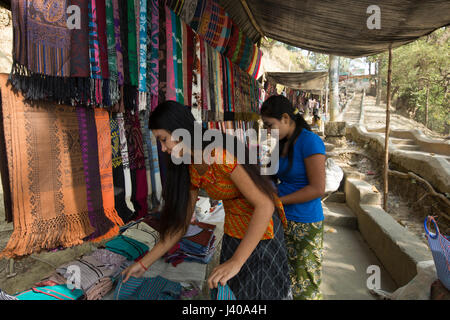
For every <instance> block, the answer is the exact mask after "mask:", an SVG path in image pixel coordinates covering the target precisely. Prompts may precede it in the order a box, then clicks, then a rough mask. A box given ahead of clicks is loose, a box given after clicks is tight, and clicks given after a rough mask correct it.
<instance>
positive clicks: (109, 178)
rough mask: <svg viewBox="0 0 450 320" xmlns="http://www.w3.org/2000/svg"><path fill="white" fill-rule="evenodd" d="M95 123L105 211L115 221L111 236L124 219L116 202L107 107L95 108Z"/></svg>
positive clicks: (116, 231)
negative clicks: (119, 213)
mask: <svg viewBox="0 0 450 320" xmlns="http://www.w3.org/2000/svg"><path fill="white" fill-rule="evenodd" d="M94 112H95V113H94V115H95V125H96V128H97V143H98V159H99V171H100V182H101V186H102V188H101V190H102V201H103V211H104V212H105V215H106V217H107V218H108V219H109V220H111V221H112V222H113V223H114V226H113V228H112V229H111V230H110V232H109V236H110V237H112V236H115V235H117V234H118V232H119V227H120V226H123V221H122V219H121V218H120V217H119V215H118V213H117V211H116V209H115V204H114V182H113V172H112V149H111V125H110V123H109V114H108V112H107V111H106V110H105V109H101V108H95V110H94Z"/></svg>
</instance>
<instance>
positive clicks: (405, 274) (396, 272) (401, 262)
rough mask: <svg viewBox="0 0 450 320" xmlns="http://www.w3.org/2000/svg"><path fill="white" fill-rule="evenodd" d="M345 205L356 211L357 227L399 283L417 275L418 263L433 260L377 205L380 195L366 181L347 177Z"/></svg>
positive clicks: (417, 242) (415, 239)
mask: <svg viewBox="0 0 450 320" xmlns="http://www.w3.org/2000/svg"><path fill="white" fill-rule="evenodd" d="M345 195H346V201H347V205H348V207H349V208H350V209H351V210H352V211H353V212H354V213H355V214H356V217H357V220H358V229H359V231H360V232H361V235H362V236H363V238H364V239H365V240H366V241H367V243H368V244H369V246H370V247H371V248H372V250H373V251H374V252H375V254H376V255H377V257H378V259H379V260H380V261H381V263H382V264H383V266H384V267H385V268H386V270H387V271H388V272H389V274H390V275H391V276H392V278H393V279H394V281H395V282H396V283H397V285H398V286H403V285H405V284H407V283H408V282H409V281H411V280H412V279H413V278H414V277H415V276H416V274H417V263H418V262H420V261H424V260H430V259H433V257H432V255H431V251H430V250H429V248H428V247H427V246H426V244H425V243H423V242H422V241H421V240H420V239H419V238H418V237H417V236H416V235H414V234H413V233H411V232H410V231H408V230H407V229H405V228H403V227H402V226H401V225H400V224H398V223H397V222H396V221H395V220H394V218H392V217H391V216H390V215H389V214H388V213H387V212H385V211H384V210H383V209H382V208H381V207H380V206H379V203H380V201H381V195H380V194H379V193H377V192H374V191H373V190H372V186H371V185H370V184H368V183H367V182H365V181H362V180H357V179H352V178H349V179H346V181H345Z"/></svg>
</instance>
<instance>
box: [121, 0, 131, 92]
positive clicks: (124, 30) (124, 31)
mask: <svg viewBox="0 0 450 320" xmlns="http://www.w3.org/2000/svg"><path fill="white" fill-rule="evenodd" d="M118 4H119V10H118V13H119V25H120V28H119V31H120V43H121V49H122V50H121V52H122V57H123V81H124V85H130V84H131V80H130V68H129V58H128V13H127V2H126V0H118Z"/></svg>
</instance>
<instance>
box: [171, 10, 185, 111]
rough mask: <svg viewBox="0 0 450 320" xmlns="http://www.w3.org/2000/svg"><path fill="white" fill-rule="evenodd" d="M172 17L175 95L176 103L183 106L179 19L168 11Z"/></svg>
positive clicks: (181, 47)
mask: <svg viewBox="0 0 450 320" xmlns="http://www.w3.org/2000/svg"><path fill="white" fill-rule="evenodd" d="M170 13H171V15H172V35H173V53H174V59H173V63H174V71H175V72H174V73H175V93H176V100H177V102H179V103H181V104H184V92H183V44H182V43H181V42H182V39H183V35H182V31H181V30H182V29H181V21H180V18H179V17H178V16H177V15H175V13H173V12H172V11H170Z"/></svg>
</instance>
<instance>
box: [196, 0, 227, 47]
mask: <svg viewBox="0 0 450 320" xmlns="http://www.w3.org/2000/svg"><path fill="white" fill-rule="evenodd" d="M197 33H198V34H199V35H200V36H201V37H204V39H205V41H206V42H207V43H208V44H209V45H210V46H212V47H213V48H215V49H216V50H217V51H219V52H220V53H223V52H224V51H225V47H226V46H227V44H228V40H229V37H230V33H231V19H230V18H229V16H228V14H227V13H226V12H225V10H224V9H223V8H222V7H221V6H220V5H219V3H218V1H217V0H208V1H207V3H206V7H205V10H204V11H203V15H202V18H201V22H200V25H199V28H198V30H197Z"/></svg>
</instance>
